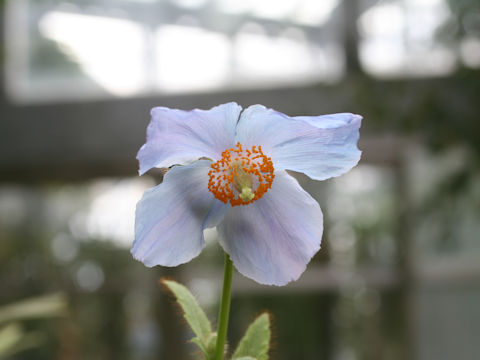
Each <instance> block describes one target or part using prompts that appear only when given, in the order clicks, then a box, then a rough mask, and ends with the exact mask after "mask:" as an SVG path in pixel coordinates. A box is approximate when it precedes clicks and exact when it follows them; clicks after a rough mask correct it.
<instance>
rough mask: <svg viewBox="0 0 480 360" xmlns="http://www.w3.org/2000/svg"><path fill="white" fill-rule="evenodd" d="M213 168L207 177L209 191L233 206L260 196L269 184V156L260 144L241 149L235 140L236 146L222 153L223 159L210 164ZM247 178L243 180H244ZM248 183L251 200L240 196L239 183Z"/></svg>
mask: <svg viewBox="0 0 480 360" xmlns="http://www.w3.org/2000/svg"><path fill="white" fill-rule="evenodd" d="M210 166H211V168H212V170H210V171H209V173H208V176H209V180H208V190H210V191H211V192H212V193H213V195H214V196H215V197H216V198H217V199H218V200H220V201H222V202H224V203H227V202H228V201H230V204H231V205H232V206H237V205H247V204H250V203H252V202H254V201H255V200H258V199H260V198H261V197H262V196H263V194H265V193H266V192H267V191H268V189H270V187H271V186H272V182H273V179H274V178H275V174H274V173H273V163H272V159H271V158H269V157H267V156H266V155H264V154H263V152H262V147H261V146H255V145H254V146H252V148H251V149H245V150H244V149H243V147H242V144H240V143H237V145H236V148H232V149H227V150H225V151H224V152H222V158H221V159H220V160H218V161H217V162H215V163H213V164H212V165H210ZM245 179H246V180H245ZM245 181H246V182H248V183H249V185H250V187H251V191H252V193H253V194H254V197H253V198H252V199H251V200H245V199H242V198H241V197H240V196H239V195H240V191H241V189H239V185H238V184H239V183H241V182H245Z"/></svg>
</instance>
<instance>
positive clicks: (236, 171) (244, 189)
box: [232, 163, 255, 202]
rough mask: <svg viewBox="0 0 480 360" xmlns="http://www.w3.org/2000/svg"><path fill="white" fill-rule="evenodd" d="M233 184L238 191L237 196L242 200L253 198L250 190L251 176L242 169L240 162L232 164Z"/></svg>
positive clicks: (253, 195)
mask: <svg viewBox="0 0 480 360" xmlns="http://www.w3.org/2000/svg"><path fill="white" fill-rule="evenodd" d="M232 175H233V186H235V189H236V190H237V191H238V197H239V198H240V199H242V201H243V202H249V201H251V200H253V198H254V197H255V194H254V193H253V192H252V177H251V176H250V174H249V173H247V172H246V171H245V170H243V167H242V164H241V163H235V164H233V166H232Z"/></svg>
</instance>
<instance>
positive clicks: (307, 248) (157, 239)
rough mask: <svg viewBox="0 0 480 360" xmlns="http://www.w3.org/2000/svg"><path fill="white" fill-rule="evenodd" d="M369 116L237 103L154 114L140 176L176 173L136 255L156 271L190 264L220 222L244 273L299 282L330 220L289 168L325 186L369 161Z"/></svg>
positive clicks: (141, 207) (149, 214) (157, 190)
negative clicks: (364, 128)
mask: <svg viewBox="0 0 480 360" xmlns="http://www.w3.org/2000/svg"><path fill="white" fill-rule="evenodd" d="M361 119H362V117H361V116H359V115H354V114H350V113H343V114H333V115H324V116H297V117H289V116H287V115H284V114H282V113H280V112H277V111H275V110H272V109H268V108H265V107H264V106H262V105H253V106H250V107H248V108H247V109H244V110H243V111H242V108H241V107H240V106H239V105H238V104H236V103H228V104H223V105H219V106H216V107H214V108H212V109H210V110H199V109H195V110H191V111H183V110H177V109H168V108H165V107H157V108H154V109H152V120H151V122H150V125H149V126H148V130H147V142H146V143H145V144H144V145H143V146H142V147H141V149H140V151H139V152H138V156H137V158H138V160H139V163H140V171H139V172H140V175H142V174H144V173H145V172H146V171H148V170H150V169H151V168H154V167H159V168H161V167H171V169H170V170H169V171H168V172H167V173H166V174H165V176H164V179H163V182H162V183H161V184H160V185H158V186H156V187H154V188H152V189H149V190H147V191H146V192H145V194H144V195H143V197H142V199H141V200H140V201H139V203H138V204H137V210H136V222H135V241H134V244H133V247H132V254H133V256H134V257H135V258H136V259H138V260H140V261H142V262H143V263H144V264H145V265H147V266H155V265H163V266H176V265H179V264H182V263H185V262H188V261H190V260H191V259H192V258H194V257H196V256H197V255H198V254H200V252H201V251H202V249H203V247H204V246H205V240H204V237H203V230H204V229H206V228H211V227H215V226H216V227H217V230H218V234H219V242H220V245H221V246H222V247H223V249H224V250H225V252H226V253H228V254H229V255H230V258H231V259H232V260H233V264H234V266H235V267H236V268H237V270H238V271H239V272H240V273H242V274H243V275H245V276H247V277H249V278H252V279H253V280H255V281H257V282H259V283H262V284H271V285H285V284H286V283H288V282H290V281H292V280H296V279H298V277H299V276H300V275H301V274H302V273H303V271H304V270H305V268H306V266H307V264H308V262H309V261H310V259H311V258H312V256H313V255H315V253H316V252H317V251H318V250H319V249H320V242H321V239H322V232H323V217H322V212H321V210H320V206H319V205H318V203H317V202H316V201H315V200H314V199H313V198H312V197H311V196H310V195H309V194H308V193H307V192H305V191H304V190H303V189H302V188H301V187H300V185H299V184H298V182H297V181H296V180H295V179H294V178H293V177H291V176H290V175H289V174H288V173H287V171H286V170H293V171H297V172H302V173H304V174H306V175H307V176H309V177H310V178H312V179H315V180H324V179H328V178H330V177H333V176H339V175H342V174H344V173H346V172H347V171H349V170H350V169H351V168H352V167H353V166H355V165H356V164H357V163H358V161H359V159H360V151H359V150H358V148H357V141H358V137H359V128H360V124H361ZM172 165H174V166H172Z"/></svg>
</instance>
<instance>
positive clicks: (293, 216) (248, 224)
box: [218, 171, 323, 285]
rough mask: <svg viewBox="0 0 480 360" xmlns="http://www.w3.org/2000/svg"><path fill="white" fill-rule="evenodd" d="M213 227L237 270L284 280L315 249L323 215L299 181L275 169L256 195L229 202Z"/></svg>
mask: <svg viewBox="0 0 480 360" xmlns="http://www.w3.org/2000/svg"><path fill="white" fill-rule="evenodd" d="M218 230H219V235H220V244H221V245H222V247H223V249H224V250H225V251H226V252H227V253H228V254H229V255H230V257H231V258H232V260H233V263H234V265H235V267H236V268H237V269H238V271H240V272H241V273H242V274H243V275H245V276H247V277H249V278H252V279H253V280H255V281H257V282H259V283H261V284H269V285H285V284H286V283H288V282H289V281H292V280H296V279H297V278H298V277H299V276H300V275H301V274H302V273H303V271H304V270H305V267H306V265H307V263H308V262H309V261H310V259H311V258H312V256H313V255H314V254H315V253H316V252H317V251H318V250H319V249H320V242H321V238H322V232H323V217H322V211H321V210H320V206H319V205H318V203H317V202H316V201H315V200H314V199H313V198H312V197H311V196H310V195H309V194H308V193H307V192H305V190H303V189H302V188H301V187H300V185H299V184H298V182H297V181H296V180H295V179H294V178H293V177H291V176H290V175H288V174H287V173H286V171H279V172H276V173H275V180H274V181H273V185H272V188H271V189H270V190H269V191H268V192H267V193H266V194H265V195H264V196H263V197H262V198H261V199H259V200H257V201H255V202H253V203H252V204H250V205H245V206H235V207H231V208H229V209H228V211H227V213H226V214H225V218H224V221H223V222H222V223H221V224H220V225H219V226H218Z"/></svg>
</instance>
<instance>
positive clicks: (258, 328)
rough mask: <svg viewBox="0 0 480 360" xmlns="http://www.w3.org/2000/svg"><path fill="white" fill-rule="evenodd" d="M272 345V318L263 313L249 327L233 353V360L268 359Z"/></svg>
mask: <svg viewBox="0 0 480 360" xmlns="http://www.w3.org/2000/svg"><path fill="white" fill-rule="evenodd" d="M269 346H270V318H269V316H268V314H267V313H263V314H262V315H260V316H259V317H257V318H256V319H255V321H254V322H253V323H252V324H251V325H250V326H249V327H248V329H247V332H246V333H245V335H244V336H243V338H242V340H240V343H239V344H238V347H237V349H236V350H235V352H234V353H233V357H232V360H240V359H243V360H247V359H251V358H253V359H256V360H268V348H269Z"/></svg>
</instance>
